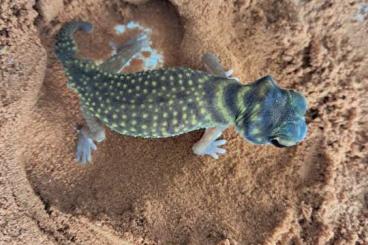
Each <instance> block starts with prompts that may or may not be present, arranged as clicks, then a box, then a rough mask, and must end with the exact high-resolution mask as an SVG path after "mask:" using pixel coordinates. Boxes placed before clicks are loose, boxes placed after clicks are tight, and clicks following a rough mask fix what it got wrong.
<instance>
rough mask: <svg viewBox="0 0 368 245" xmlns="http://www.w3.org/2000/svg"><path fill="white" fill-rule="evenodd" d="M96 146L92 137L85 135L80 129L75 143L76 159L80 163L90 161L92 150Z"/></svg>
mask: <svg viewBox="0 0 368 245" xmlns="http://www.w3.org/2000/svg"><path fill="white" fill-rule="evenodd" d="M96 149H97V146H96V145H95V143H94V142H93V140H92V138H90V137H88V136H86V135H85V134H84V133H83V132H82V130H81V131H80V132H79V136H78V145H77V154H76V157H77V161H78V162H79V163H81V164H86V163H88V162H91V161H92V151H93V150H96Z"/></svg>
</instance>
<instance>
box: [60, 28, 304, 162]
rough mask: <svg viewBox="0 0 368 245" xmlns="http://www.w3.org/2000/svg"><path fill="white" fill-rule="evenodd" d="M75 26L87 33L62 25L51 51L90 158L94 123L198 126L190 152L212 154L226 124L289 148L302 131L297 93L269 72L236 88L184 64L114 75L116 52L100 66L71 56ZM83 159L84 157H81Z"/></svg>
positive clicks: (127, 130) (130, 127) (147, 131)
mask: <svg viewBox="0 0 368 245" xmlns="http://www.w3.org/2000/svg"><path fill="white" fill-rule="evenodd" d="M77 29H83V30H85V31H89V30H90V29H91V26H90V24H88V23H85V22H71V23H68V24H66V25H65V26H64V27H63V28H62V30H61V31H60V32H59V35H58V37H57V43H56V47H55V51H56V54H57V56H58V58H59V59H60V60H61V61H62V63H63V65H64V68H65V72H66V74H67V76H68V79H69V81H68V86H69V87H71V88H73V89H74V90H75V91H76V92H77V93H78V95H79V97H80V102H81V108H82V111H83V113H84V115H85V117H86V119H87V124H89V125H88V126H89V128H87V129H86V130H85V132H87V133H84V136H83V135H81V138H80V142H79V147H80V149H79V150H80V153H79V154H82V155H83V154H84V155H86V154H87V155H90V151H91V149H90V148H93V141H92V140H96V141H100V140H101V139H103V138H104V136H102V137H100V138H101V139H100V140H99V139H98V138H99V136H97V134H98V133H101V130H102V132H103V129H102V127H100V126H99V122H102V123H103V124H105V125H106V126H108V127H109V128H111V129H112V130H114V131H116V132H118V133H121V134H125V135H131V136H138V137H146V138H158V137H170V136H175V135H179V134H183V133H186V132H189V131H193V130H196V129H200V128H206V129H207V131H206V134H205V135H204V137H203V138H202V140H201V141H200V142H198V143H197V144H196V145H195V147H194V148H193V149H194V152H195V153H197V154H200V155H202V154H209V155H212V156H216V157H217V154H222V153H224V150H223V149H221V148H219V147H218V146H219V145H221V144H223V143H224V142H223V141H216V139H217V138H218V137H219V135H220V134H221V132H222V130H223V129H225V128H226V127H228V126H229V125H235V126H236V129H237V130H238V132H239V133H241V134H242V135H243V136H244V137H246V138H247V139H249V140H250V141H252V142H253V143H256V144H266V143H273V144H275V145H276V146H289V145H294V144H295V143H297V142H299V141H301V140H302V139H303V138H304V136H305V132H306V126H305V120H304V114H305V111H306V102H305V99H304V97H303V96H302V95H300V94H298V93H296V92H294V91H289V90H284V89H281V88H279V87H278V86H277V85H276V83H275V82H274V81H273V80H272V78H271V77H269V76H267V77H264V78H262V79H259V80H257V81H256V82H254V83H253V84H250V85H243V84H241V83H239V82H238V81H237V80H234V79H230V78H228V77H226V76H218V75H221V74H218V75H215V74H210V73H207V72H203V71H196V70H192V69H189V68H169V69H157V70H152V71H142V72H137V73H130V74H123V73H117V72H115V71H117V69H112V68H111V67H113V66H116V63H117V62H116V59H117V58H119V57H115V58H114V59H111V60H109V61H107V62H105V64H102V65H100V66H97V65H96V64H95V63H93V62H92V61H89V60H84V59H78V58H77V57H76V45H75V42H74V40H73V37H72V34H73V33H74V31H76V30H77ZM126 50H129V49H126ZM126 50H125V51H126ZM125 56H127V55H125ZM128 56H129V55H128ZM130 56H132V54H130ZM120 58H121V57H120ZM123 58H126V57H123ZM210 68H211V67H210ZM97 131H100V132H97ZM83 137H84V138H83ZM83 140H84V143H83V142H81V141H83ZM91 141H92V142H91ZM275 141H276V142H275ZM216 142H217V143H216ZM83 144H84V145H83ZM85 148H88V149H85ZM78 158H80V160H81V158H82V157H78ZM89 158H90V156H85V157H84V159H82V161H83V160H90V159H89Z"/></svg>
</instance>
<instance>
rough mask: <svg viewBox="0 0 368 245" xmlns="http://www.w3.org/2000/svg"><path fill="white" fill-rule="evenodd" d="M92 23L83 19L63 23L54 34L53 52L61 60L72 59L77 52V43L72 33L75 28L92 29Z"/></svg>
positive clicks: (86, 30) (87, 30)
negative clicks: (55, 34)
mask: <svg viewBox="0 0 368 245" xmlns="http://www.w3.org/2000/svg"><path fill="white" fill-rule="evenodd" d="M92 28H93V26H92V24H91V23H88V22H84V21H71V22H68V23H66V24H64V25H63V27H62V28H61V30H60V31H59V33H58V34H57V36H56V43H55V53H56V56H57V57H58V59H59V60H60V61H61V62H63V63H64V62H66V61H69V60H71V59H74V58H75V56H76V53H77V45H76V43H75V41H74V37H73V34H74V32H76V31H77V30H83V31H85V32H90V31H92Z"/></svg>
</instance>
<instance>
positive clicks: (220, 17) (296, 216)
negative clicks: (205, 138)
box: [0, 0, 368, 245]
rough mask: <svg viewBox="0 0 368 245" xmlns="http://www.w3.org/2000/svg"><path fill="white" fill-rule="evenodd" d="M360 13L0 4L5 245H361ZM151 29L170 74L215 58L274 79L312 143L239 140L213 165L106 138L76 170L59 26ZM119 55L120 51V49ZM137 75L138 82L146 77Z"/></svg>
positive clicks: (357, 7)
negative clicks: (291, 94) (293, 96)
mask: <svg viewBox="0 0 368 245" xmlns="http://www.w3.org/2000/svg"><path fill="white" fill-rule="evenodd" d="M363 2H364V1H354V0H349V1H317V0H310V1H304V0H283V1H279V0H260V1H252V0H223V1H220V0H205V1H187V0H172V1H161V0H152V1H142V0H141V1H133V0H130V1H119V0H113V1H102V0H87V1H82V0H64V1H62V0H53V1H50V0H39V1H36V2H35V1H26V0H17V1H11V0H4V1H2V2H1V3H0V84H1V87H0V102H1V106H0V142H1V143H0V161H1V164H0V193H1V195H0V244H201V245H206V244H209V245H215V244H222V245H230V244H232V245H234V244H367V243H368V150H367V147H368V143H367V142H368V133H367V132H368V131H367V130H368V125H367V121H368V118H367V113H368V102H367V92H368V79H367V78H368V65H367V64H368V62H367V53H368V45H367V38H368V16H367V15H368V6H367V4H363ZM74 18H79V19H83V20H87V21H90V22H92V23H93V24H94V25H95V30H94V32H93V33H91V34H87V35H82V34H80V33H79V34H78V35H77V40H78V43H79V47H80V49H81V55H83V56H86V57H89V58H93V59H105V58H107V57H108V56H109V52H110V51H111V50H110V49H109V46H108V41H109V40H112V39H113V40H115V41H119V37H116V36H114V33H112V32H111V31H109V30H111V27H112V26H114V25H116V24H117V23H126V22H128V21H131V20H134V21H137V22H139V23H141V24H142V25H145V26H147V27H149V28H151V29H152V38H153V46H154V47H155V48H156V49H157V50H159V51H160V52H162V53H163V54H164V57H165V64H164V66H166V67H171V66H189V67H192V68H195V69H203V64H201V61H200V60H201V55H202V54H203V53H204V52H207V51H211V52H214V53H216V54H218V56H219V57H220V59H221V62H222V63H223V64H224V66H225V67H226V68H232V69H234V72H235V75H236V76H238V77H239V78H240V79H241V81H242V82H243V83H248V82H250V81H253V80H255V79H257V78H259V77H261V76H263V75H266V74H271V75H272V76H273V77H274V78H275V79H276V80H277V81H278V83H279V84H280V85H281V86H283V87H286V88H292V89H296V90H298V91H301V92H302V93H303V94H305V96H306V97H307V98H308V101H309V110H308V115H307V119H308V128H309V133H308V137H307V139H306V140H305V141H304V142H303V143H301V144H299V145H297V146H295V147H291V148H287V149H276V148H274V147H271V146H255V145H252V144H250V143H248V142H246V141H244V140H243V139H242V138H241V137H240V136H239V135H237V133H236V132H235V131H234V129H228V130H227V131H226V132H225V133H224V138H226V139H227V140H228V141H229V143H228V144H227V145H226V147H225V148H226V149H227V151H228V153H227V154H226V155H225V156H223V157H221V158H220V159H219V160H214V159H211V158H208V157H197V156H194V155H193V153H192V152H191V146H192V144H193V143H194V142H196V141H197V140H198V139H199V138H200V136H201V134H202V131H197V132H192V133H188V134H185V135H182V136H178V137H174V138H167V139H159V140H145V139H139V138H132V137H127V136H121V135H118V134H116V133H113V132H111V131H109V130H108V131H107V140H106V141H105V142H103V143H101V144H99V145H98V151H97V152H96V153H95V154H94V162H93V164H91V165H88V166H80V165H78V164H76V162H75V159H74V151H75V147H76V140H77V139H76V127H77V125H78V124H81V123H83V119H82V116H81V114H80V111H79V105H78V99H77V97H76V95H75V94H74V93H73V92H72V91H70V90H68V89H67V88H66V78H65V76H64V73H63V70H62V67H61V65H60V63H59V62H58V61H57V60H56V57H55V55H54V54H53V52H52V46H53V42H54V38H55V33H56V32H57V31H58V29H59V28H60V26H61V24H62V23H64V22H66V21H68V20H71V19H74ZM120 41H121V40H120ZM136 68H137V67H136Z"/></svg>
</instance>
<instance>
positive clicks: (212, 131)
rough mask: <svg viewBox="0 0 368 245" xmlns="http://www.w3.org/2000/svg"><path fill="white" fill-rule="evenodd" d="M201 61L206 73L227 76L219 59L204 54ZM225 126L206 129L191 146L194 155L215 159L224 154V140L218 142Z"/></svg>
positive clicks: (209, 54) (212, 55)
mask: <svg viewBox="0 0 368 245" xmlns="http://www.w3.org/2000/svg"><path fill="white" fill-rule="evenodd" d="M202 61H203V63H204V65H205V66H206V69H207V70H208V72H210V73H212V74H215V75H218V76H224V77H228V76H227V72H226V71H225V70H224V68H223V67H222V65H221V64H220V61H219V59H218V58H217V57H216V56H215V55H214V54H211V53H206V54H204V55H203V57H202ZM226 128H227V126H219V127H215V128H207V129H206V131H205V132H204V134H203V136H202V138H201V139H200V140H199V141H198V142H197V143H195V144H194V145H193V147H192V149H193V152H194V154H196V155H210V156H211V157H213V158H215V159H217V158H218V157H219V155H222V154H225V152H226V150H225V149H223V148H221V146H222V145H224V144H225V143H226V140H218V138H219V137H220V136H221V134H222V132H223V131H224V130H225V129H226Z"/></svg>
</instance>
